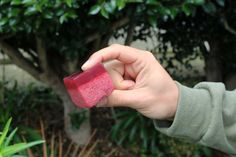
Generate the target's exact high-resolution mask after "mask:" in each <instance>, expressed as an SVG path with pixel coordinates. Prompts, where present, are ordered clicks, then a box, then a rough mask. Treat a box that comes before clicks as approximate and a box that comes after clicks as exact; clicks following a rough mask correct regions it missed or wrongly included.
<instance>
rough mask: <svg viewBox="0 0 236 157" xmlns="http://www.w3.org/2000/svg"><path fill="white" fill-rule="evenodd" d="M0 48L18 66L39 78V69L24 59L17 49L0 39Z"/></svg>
mask: <svg viewBox="0 0 236 157" xmlns="http://www.w3.org/2000/svg"><path fill="white" fill-rule="evenodd" d="M0 50H2V51H3V52H4V53H5V54H7V55H8V56H9V57H10V58H11V60H12V61H13V62H14V64H16V65H17V66H18V67H20V68H22V69H24V70H25V71H27V72H28V73H30V74H31V75H32V76H33V77H35V78H36V79H38V80H40V79H39V75H40V71H39V69H37V68H36V67H35V66H34V65H33V64H32V63H31V62H30V61H29V60H28V59H26V58H25V57H24V56H23V55H22V54H21V53H20V52H19V51H18V50H17V49H15V48H13V47H12V46H10V45H9V44H7V43H6V42H4V41H0Z"/></svg>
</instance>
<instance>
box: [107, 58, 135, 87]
mask: <svg viewBox="0 0 236 157" xmlns="http://www.w3.org/2000/svg"><path fill="white" fill-rule="evenodd" d="M104 66H105V68H106V70H107V72H108V73H109V75H110V76H111V78H112V81H113V84H114V86H115V88H116V89H120V90H126V89H130V88H132V87H133V86H134V85H135V82H134V81H132V80H131V79H126V80H124V76H123V75H124V73H125V72H124V64H123V63H121V62H119V61H117V60H114V61H109V62H106V63H105V64H104Z"/></svg>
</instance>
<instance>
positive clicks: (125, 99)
mask: <svg viewBox="0 0 236 157" xmlns="http://www.w3.org/2000/svg"><path fill="white" fill-rule="evenodd" d="M136 100H137V95H136V94H135V92H133V90H114V91H113V92H112V93H111V95H110V96H108V97H106V98H103V99H102V100H101V101H100V102H99V103H98V104H97V105H96V106H97V107H118V106H120V107H131V108H132V107H133V106H134V105H133V104H135V103H136Z"/></svg>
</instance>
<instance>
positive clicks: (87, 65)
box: [81, 60, 91, 70]
mask: <svg viewBox="0 0 236 157" xmlns="http://www.w3.org/2000/svg"><path fill="white" fill-rule="evenodd" d="M90 62H91V61H90V60H87V61H86V62H85V63H84V64H83V65H82V66H81V69H82V70H86V69H88V68H89V65H90Z"/></svg>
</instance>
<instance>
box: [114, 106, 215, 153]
mask: <svg viewBox="0 0 236 157" xmlns="http://www.w3.org/2000/svg"><path fill="white" fill-rule="evenodd" d="M115 115H116V117H115V118H116V119H117V121H118V122H117V123H116V124H115V125H114V127H113V128H112V131H111V139H112V140H113V141H115V142H116V143H117V144H119V145H122V146H124V147H127V148H131V149H133V151H135V152H136V153H137V154H139V155H140V156H158V157H164V156H174V157H181V156H194V157H200V156H202V155H204V156H205V155H206V156H207V157H212V154H211V151H210V150H209V149H206V148H203V147H199V146H197V145H193V144H189V143H186V142H183V141H182V142H181V141H179V140H176V139H174V138H170V137H166V136H165V135H163V134H160V133H159V132H158V131H156V130H155V128H154V125H153V121H152V120H151V119H149V118H146V117H144V116H142V115H141V114H139V113H137V112H136V111H133V110H127V109H126V110H118V111H117V112H116V114H115Z"/></svg>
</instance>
